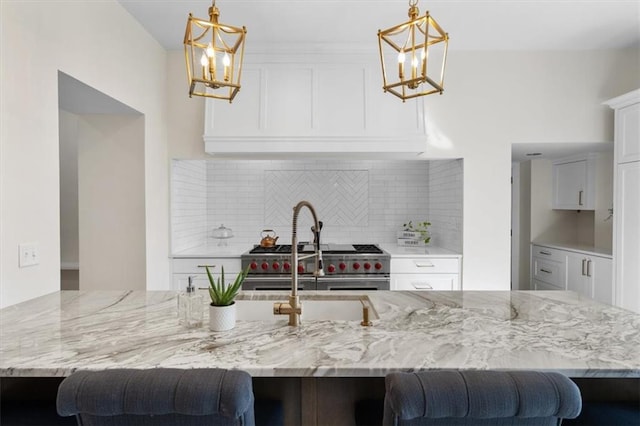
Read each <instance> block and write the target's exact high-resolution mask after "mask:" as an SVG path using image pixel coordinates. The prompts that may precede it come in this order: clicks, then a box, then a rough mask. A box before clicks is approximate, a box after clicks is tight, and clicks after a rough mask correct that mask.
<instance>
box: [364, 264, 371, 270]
mask: <svg viewBox="0 0 640 426" xmlns="http://www.w3.org/2000/svg"><path fill="white" fill-rule="evenodd" d="M364 269H366V270H367V271H368V270H369V269H371V264H370V263H369V262H365V264H364Z"/></svg>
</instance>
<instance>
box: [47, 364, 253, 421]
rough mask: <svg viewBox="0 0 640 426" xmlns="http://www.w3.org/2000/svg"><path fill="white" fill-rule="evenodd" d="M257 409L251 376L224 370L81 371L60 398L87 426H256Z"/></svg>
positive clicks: (67, 412) (61, 409) (63, 409)
mask: <svg viewBox="0 0 640 426" xmlns="http://www.w3.org/2000/svg"><path fill="white" fill-rule="evenodd" d="M253 405H254V396H253V386H252V381H251V376H250V375H249V374H247V373H246V372H244V371H238V370H224V369H218V368H207V369H190V370H182V369H169V368H167V369H165V368H156V369H149V370H137V369H113V370H103V371H78V372H75V373H73V374H72V375H70V376H69V377H67V378H66V379H64V380H63V381H62V383H61V384H60V387H59V388H58V397H57V409H58V413H59V414H60V415H61V416H73V415H75V416H76V419H77V421H78V425H81V426H107V425H109V426H110V425H114V426H115V425H127V426H139V425H144V426H159V425H174V426H175V425H182V426H196V425H215V426H232V425H234V426H235V425H242V426H253V425H254V424H255V420H254V407H253Z"/></svg>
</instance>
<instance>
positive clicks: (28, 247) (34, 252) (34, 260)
mask: <svg viewBox="0 0 640 426" xmlns="http://www.w3.org/2000/svg"><path fill="white" fill-rule="evenodd" d="M18 252H19V256H20V257H19V258H18V266H19V267H20V268H24V267H25V266H33V265H37V264H39V263H40V245H39V244H38V243H24V244H19V245H18Z"/></svg>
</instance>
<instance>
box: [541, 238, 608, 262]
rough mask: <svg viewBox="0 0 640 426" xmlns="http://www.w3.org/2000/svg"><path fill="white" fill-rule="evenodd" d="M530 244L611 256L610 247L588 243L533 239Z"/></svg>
mask: <svg viewBox="0 0 640 426" xmlns="http://www.w3.org/2000/svg"><path fill="white" fill-rule="evenodd" d="M531 244H535V245H537V246H544V247H549V248H555V249H560V250H570V251H575V252H578V253H583V254H587V255H595V256H601V257H607V258H609V259H611V258H612V254H611V249H610V248H606V249H605V248H599V247H594V246H592V245H588V244H580V243H567V242H544V241H534V242H532V243H531Z"/></svg>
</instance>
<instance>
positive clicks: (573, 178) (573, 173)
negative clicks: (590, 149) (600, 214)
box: [552, 154, 596, 210]
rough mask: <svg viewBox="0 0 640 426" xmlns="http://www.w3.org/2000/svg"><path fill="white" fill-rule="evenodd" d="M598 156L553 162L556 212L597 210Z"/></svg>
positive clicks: (589, 155) (553, 206)
mask: <svg viewBox="0 0 640 426" xmlns="http://www.w3.org/2000/svg"><path fill="white" fill-rule="evenodd" d="M595 175H596V155H595V154H587V155H584V156H578V157H570V158H564V159H559V160H556V161H554V162H553V201H552V208H553V209H556V210H594V209H595V198H596V197H595Z"/></svg>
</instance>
